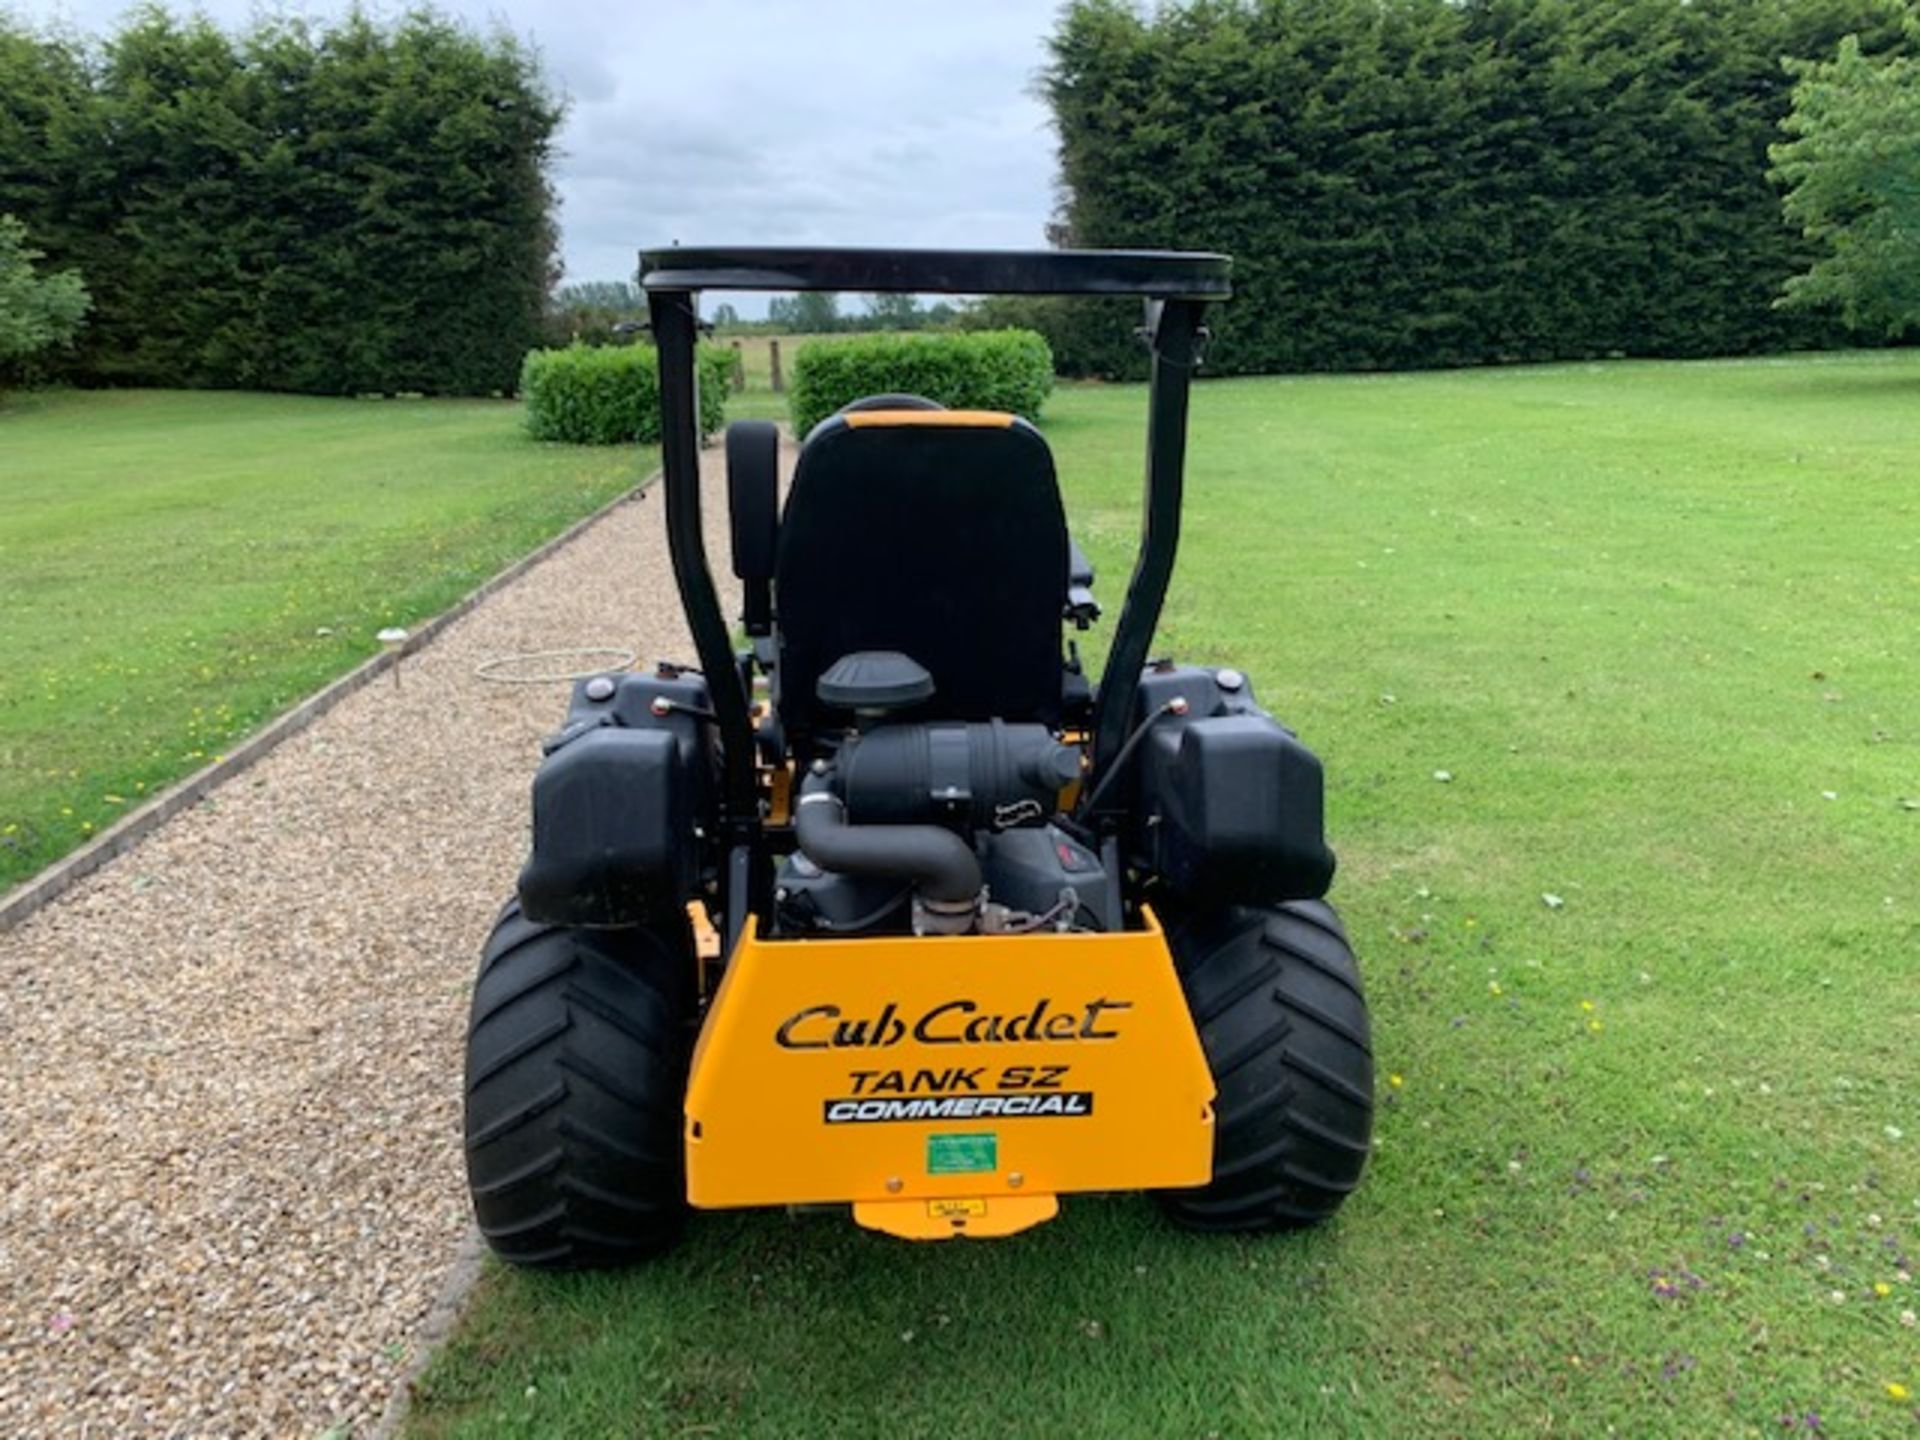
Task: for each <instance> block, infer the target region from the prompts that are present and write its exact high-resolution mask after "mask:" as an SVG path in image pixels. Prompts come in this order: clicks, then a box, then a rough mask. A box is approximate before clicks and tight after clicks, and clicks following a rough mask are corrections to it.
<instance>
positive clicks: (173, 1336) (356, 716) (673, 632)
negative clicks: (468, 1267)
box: [0, 449, 733, 1437]
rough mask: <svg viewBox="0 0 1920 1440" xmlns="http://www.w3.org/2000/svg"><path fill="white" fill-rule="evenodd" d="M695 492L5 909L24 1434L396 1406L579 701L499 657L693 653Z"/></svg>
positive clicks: (9, 1126) (353, 1413)
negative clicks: (685, 510) (675, 538)
mask: <svg viewBox="0 0 1920 1440" xmlns="http://www.w3.org/2000/svg"><path fill="white" fill-rule="evenodd" d="M708 454H709V461H710V465H709V470H710V473H709V475H708V477H707V480H706V483H705V493H706V515H707V520H708V530H709V535H710V537H714V536H718V535H719V534H720V533H721V527H722V525H723V523H724V511H723V509H722V505H723V503H724V501H723V489H722V487H721V486H720V485H719V484H718V472H717V463H716V462H717V460H718V457H719V451H718V450H717V449H715V450H714V451H710V452H708ZM663 513H664V505H663V503H662V499H661V497H660V496H659V495H658V494H657V493H652V494H650V495H649V496H648V497H646V498H643V499H641V500H638V501H633V502H629V503H626V504H623V505H621V506H619V507H618V508H617V509H616V510H615V511H614V512H613V513H612V514H611V515H610V516H609V517H608V518H607V519H606V520H604V521H602V522H601V523H600V524H599V525H597V526H595V527H594V528H593V529H591V530H590V531H588V532H587V534H585V535H584V536H582V537H581V538H580V539H579V540H577V541H576V542H575V543H573V544H572V545H570V546H568V547H566V548H565V549H563V550H562V551H560V552H559V553H558V554H556V555H555V556H553V557H552V558H551V559H549V560H547V561H545V562H543V563H542V564H540V565H538V566H536V567H535V568H534V569H533V570H531V571H529V572H528V573H527V574H526V575H525V576H523V577H522V578H521V579H519V580H518V581H516V582H515V583H513V584H512V585H510V586H508V587H507V588H505V589H503V590H501V591H500V592H498V593H497V594H495V595H493V596H491V597H490V598H489V599H487V600H486V601H485V602H483V603H482V604H481V605H480V606H479V607H477V608H476V609H475V610H474V611H473V612H472V613H471V614H469V615H468V616H466V617H465V618H463V619H462V620H460V621H459V622H458V623H457V624H455V625H454V626H452V627H450V628H449V629H448V630H447V631H446V632H445V633H444V634H442V635H441V636H440V637H439V638H438V639H437V640H435V641H434V642H433V643H432V644H430V645H428V646H427V647H426V648H424V649H423V650H421V651H420V652H419V653H418V654H417V655H415V656H413V657H411V658H409V659H408V660H407V661H406V662H404V664H403V665H402V666H401V669H400V675H401V679H400V683H399V685H398V686H397V687H396V686H395V685H394V683H393V682H392V681H391V680H390V679H388V678H386V677H382V678H380V679H378V680H376V681H375V682H374V683H373V684H371V685H369V686H368V687H366V688H365V689H362V690H360V691H359V692H357V693H356V694H354V695H352V696H350V697H348V698H347V699H346V700H344V701H342V702H341V704H340V705H339V706H338V707H337V708H335V709H334V710H332V711H330V712H329V713H328V714H327V715H325V716H324V717H322V718H321V719H320V720H318V721H317V722H315V724H314V725H313V726H312V727H311V728H309V729H308V730H306V731H304V732H302V733H301V734H298V735H296V736H294V737H293V738H292V739H291V740H289V741H288V742H287V743H286V744H284V745H283V746H281V747H280V748H279V749H277V750H275V751H274V752H273V753H272V754H270V755H269V756H267V758H266V759H265V760H263V761H262V762H261V763H260V764H259V765H257V766H256V767H254V768H253V769H251V770H249V771H247V772H246V773H244V774H243V775H241V776H239V777H238V778H237V779H235V780H232V781H230V782H229V783H228V784H226V785H225V786H223V787H222V788H220V789H219V790H216V791H215V792H214V793H213V795H212V796H211V797H210V798H209V799H208V800H207V801H206V802H204V803H203V804H201V805H200V806H198V807H196V808H195V809H192V810H190V811H187V812H185V813H183V814H182V815H180V816H178V817H176V818H175V819H173V820H172V821H170V822H168V823H167V824H166V825H165V826H163V827H162V828H161V829H160V830H159V831H158V832H156V833H155V834H154V835H153V836H152V837H150V838H149V839H148V840H147V841H146V842H145V843H143V844H141V845H139V846H137V847H136V848H135V849H133V850H132V851H131V852H129V853H128V854H126V855H124V856H122V857H120V858H119V859H117V860H115V861H114V862H112V863H111V864H109V865H108V866H106V867H105V868H104V869H102V870H101V871H100V872H98V873H97V874H95V875H93V876H91V877H89V878H88V879H87V880H85V881H83V882H81V883H80V885H78V886H77V887H76V888H75V889H74V890H72V891H71V892H69V893H68V894H66V895H64V896H62V897H61V898H60V899H59V900H57V901H55V902H54V903H53V904H52V905H50V906H49V907H48V908H47V909H45V910H42V911H41V912H39V913H38V914H36V915H34V916H33V917H31V918H30V919H28V920H27V921H26V922H25V923H24V924H22V925H21V926H20V927H19V928H18V929H17V930H15V931H13V932H11V933H9V934H4V935H0V994H3V995H4V996H5V1001H4V1005H0V1156H3V1157H4V1167H3V1168H0V1435H5V1436H9V1437H11V1436H37V1435H79V1434H88V1435H93V1436H102V1435H165V1436H175V1435H180V1436H186V1435H192V1436H212V1435H274V1436H301V1435H305V1436H316V1435H318V1434H320V1433H321V1432H324V1431H326V1430H328V1429H329V1428H330V1427H334V1426H345V1427H350V1428H351V1429H352V1430H354V1431H359V1430H360V1429H361V1427H363V1426H365V1425H367V1424H369V1423H370V1422H371V1421H372V1420H373V1418H374V1417H376V1416H377V1415H378V1414H379V1413H380V1410H381V1408H382V1406H383V1405H384V1404H385V1402H386V1399H387V1396H388V1394H389V1392H390V1391H391V1390H392V1388H393V1387H394V1385H395V1384H396V1383H398V1381H399V1380H400V1379H401V1378H402V1377H403V1376H404V1374H405V1373H406V1371H407V1368H408V1365H409V1362H410V1360H411V1358H412V1357H411V1350H412V1345H413V1342H414V1339H415V1337H416V1335H417V1333H418V1327H419V1325H420V1322H421V1320H422V1319H423V1317H424V1316H425V1315H426V1313H427V1311H428V1309H429V1307H430V1306H431V1304H432V1302H433V1300H434V1297H435V1295H436V1294H437V1293H438V1291H439V1289H440V1287H441V1284H442V1282H443V1279H444V1277H445V1275H446V1273H447V1270H448V1267H449V1266H450V1265H451V1263H452V1261H453V1259H454V1256H455V1253H456V1250H457V1248H458V1246H459V1243H460V1240H461V1237H462V1236H463V1234H465V1233H466V1230H467V1227H468V1225H469V1223H470V1222H469V1218H468V1212H467V1205H466V1193H465V1189H464V1180H463V1177H462V1174H461V1164H460V1146H459V1130H460V1080H459V1077H460V1069H461V1043H462V1039H463V1035H464V1027H465V1008H466V1000H467V987H468V984H469V982H470V980H471V978H472V973H473V969H474V966H475V963H476V959H477V956H478V952H479V945H480V942H481V939H482V938H483V936H484V935H485V932H486V929H487V927H488V925H489V924H490V922H491V920H492V917H493V914H494V911H495V910H496V908H497V907H498V906H499V904H500V902H501V900H502V899H503V898H504V897H505V896H506V894H507V893H508V891H509V889H510V887H511V885H512V881H513V877H514V875H515V873H516V872H517V869H518V867H519V865H520V863H521V861H522V859H523V858H524V851H523V847H524V844H525V835H526V826H527V784H528V780H529V777H530V775H531V773H532V769H533V766H534V764H535V762H536V760H537V758H538V748H537V747H538V742H539V739H540V737H541V736H542V735H544V734H546V733H547V732H549V731H550V730H552V729H554V728H555V727H556V725H557V723H558V721H559V719H560V717H561V715H562V712H563V710H564V704H565V694H566V687H565V686H564V685H528V686H509V685H499V684H489V683H486V682H484V681H481V680H478V679H476V678H475V677H474V674H473V670H474V666H475V665H476V664H478V663H479V662H480V661H482V660H484V659H487V658H489V657H492V656H496V655H501V654H508V653H522V652H527V651H534V650H549V649H556V648H561V647H566V646H579V645H625V646H631V647H633V648H635V649H636V650H637V651H638V654H639V656H640V658H641V661H642V663H646V662H650V661H651V660H653V659H656V658H659V657H661V656H676V657H683V658H687V659H691V658H692V655H691V648H692V647H691V645H690V643H689V642H688V640H687V637H686V634H685V630H684V626H683V624H682V622H681V619H680V615H679V609H678V604H677V601H676V599H675V596H674V591H673V585H672V579H671V572H670V570H669V567H668V562H667V556H666V543H665V535H664V531H663V528H662V523H661V522H662V517H663ZM720 553H721V552H720V550H719V548H718V545H717V544H716V548H715V554H716V557H717V556H718V555H719V554H720ZM715 573H716V576H717V577H719V578H720V579H722V580H725V579H727V577H728V575H729V572H728V570H727V569H726V567H725V565H724V564H716V565H715ZM725 603H728V604H732V603H733V602H732V600H731V599H730V598H729V599H727V600H726V601H725Z"/></svg>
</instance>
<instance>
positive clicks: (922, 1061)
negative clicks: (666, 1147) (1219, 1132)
mask: <svg viewBox="0 0 1920 1440" xmlns="http://www.w3.org/2000/svg"><path fill="white" fill-rule="evenodd" d="M1146 925H1147V928H1146V929H1143V930H1140V931H1137V932H1128V933H1124V934H1109V935H1095V934H1070V935H1061V934H1056V933H1052V932H1048V933H1044V934H1037V935H961V936H943V937H925V938H918V939H915V938H896V937H883V938H870V939H820V940H813V939H809V940H776V941H766V940H761V939H760V938H759V937H758V936H757V934H755V933H754V931H753V930H752V929H751V928H750V929H749V930H748V932H747V934H746V935H745V936H744V937H742V939H741V942H740V944H739V946H738V947H737V949H736V951H735V953H734V956H733V958H732V961H731V962H730V963H729V965H728V967H727V972H726V978H725V979H724V980H723V981H722V982H721V986H720V990H719V993H718V995H716V997H715V999H714V1002H713V1005H712V1007H711V1009H710V1010H709V1012H708V1015H707V1020H706V1024H705V1026H704V1028H703V1029H702V1031H701V1034H700V1042H699V1046H698V1048H697V1049H696V1050H695V1052H694V1064H693V1078H692V1081H691V1084H690V1086H689V1088H688V1092H687V1107H686V1110H687V1192H688V1198H689V1199H690V1200H691V1201H692V1203H693V1204H695V1205H698V1206H705V1207H723V1206H733V1205H780V1204H797V1203H825V1202H840V1201H856V1202H867V1203H868V1207H869V1209H870V1210H871V1207H872V1206H873V1204H874V1203H875V1202H887V1201H893V1202H898V1201H906V1200H914V1201H922V1202H924V1201H926V1200H930V1199H939V1198H946V1197H955V1198H990V1197H994V1196H1000V1197H1005V1198H1011V1197H1014V1196H1021V1197H1028V1196H1031V1197H1044V1196H1050V1195H1053V1194H1057V1193H1062V1192H1068V1191H1085V1190H1138V1189H1151V1188H1161V1187H1178V1186H1183V1185H1199V1184H1204V1183H1205V1182H1206V1181H1207V1179H1208V1178H1209V1177H1210V1175H1211V1173H1212V1163H1213V1109H1212V1101H1213V1093H1214V1092H1213V1081H1212V1077H1211V1076H1210V1075H1209V1073H1208V1071H1207V1064H1206V1059H1205V1057H1204V1055H1203V1054H1202V1053H1201V1049H1200V1041H1199V1037H1198V1036H1197V1035H1196V1034H1195V1033H1194V1028H1193V1022H1192V1020H1191V1019H1190V1017H1189V1016H1188V1014H1187V1007H1186V1001H1185V999H1184V998H1183V996H1182V995H1181V993H1180V986H1179V982H1178V980H1177V979H1176V978H1175V975H1174V971H1173V961H1172V957H1171V956H1170V955H1169V954H1168V952H1167V946H1166V940H1165V938H1164V937H1163V936H1162V934H1161V932H1160V928H1159V926H1158V924H1157V923H1155V922H1154V920H1153V918H1152V916H1151V915H1148V917H1147V920H1146ZM1020 1208H1021V1209H1023V1210H1025V1209H1027V1208H1029V1207H1020ZM1039 1209H1047V1207H1044V1206H1038V1207H1037V1208H1035V1209H1034V1218H1042V1217H1041V1215H1040V1214H1039V1213H1038V1210H1039ZM901 1213H904V1212H901ZM921 1213H925V1214H927V1215H928V1216H929V1218H934V1219H938V1218H944V1217H935V1216H933V1215H932V1212H929V1211H925V1210H924V1207H922V1211H921ZM996 1213H1001V1212H996ZM1047 1213H1050V1209H1047ZM883 1228H894V1227H893V1226H891V1225H888V1226H885V1227H883Z"/></svg>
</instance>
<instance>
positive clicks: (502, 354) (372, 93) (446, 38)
mask: <svg viewBox="0 0 1920 1440" xmlns="http://www.w3.org/2000/svg"><path fill="white" fill-rule="evenodd" d="M3 4H4V0H0V5H3ZM559 118H560V109H559V106H558V104H557V102H556V101H555V100H554V98H553V97H552V96H551V94H550V93H549V92H548V90H547V88H546V85H545V83H544V81H543V80H542V78H541V74H540V69H539V64H538V61H537V58H536V57H535V56H534V54H533V53H532V52H531V51H530V50H528V49H527V48H526V47H524V46H523V45H521V44H520V43H519V42H517V41H515V40H514V39H513V38H512V37H511V36H509V35H506V34H505V33H503V32H498V31H494V32H486V33H476V32H474V31H472V30H469V29H467V28H465V27H464V26H463V25H461V24H459V23H458V22H455V21H453V20H450V19H447V18H445V17H443V16H440V15H437V14H435V13H434V12H433V11H432V10H430V9H426V8H420V9H409V10H407V11H406V12H405V14H404V15H402V16H400V17H398V18H396V19H394V20H392V21H390V22H381V21H376V20H373V19H371V18H369V17H368V16H367V14H366V13H365V12H364V11H360V10H354V11H351V12H349V13H348V14H347V15H346V16H345V17H343V18H341V19H339V20H337V21H334V22H311V21H306V20H302V19H299V18H297V17H284V16H281V17H263V18H260V19H256V20H255V21H253V22H252V23H251V24H250V25H248V26H247V27H246V28H245V29H243V30H240V31H238V32H235V33H228V32H226V31H224V30H222V29H220V28H219V27H218V26H216V25H214V24H212V23H211V22H209V21H207V20H205V19H204V18H189V19H180V18H176V17H174V16H172V15H170V14H169V13H168V12H167V11H166V10H165V9H164V8H162V7H160V6H158V5H151V4H149V5H145V6H142V7H140V8H137V9H135V10H134V11H132V12H131V13H130V14H129V16H128V17H127V18H126V19H125V20H124V21H123V22H122V23H121V24H120V26H119V28H118V29H117V31H116V32H115V33H114V34H112V35H111V36H110V37H108V38H106V39H105V40H103V41H101V42H99V43H94V42H91V41H86V40H84V39H81V38H79V37H77V36H75V35H73V34H71V33H69V32H67V31H64V30H53V29H49V30H47V31H45V32H37V31H33V30H29V29H27V28H26V27H25V26H24V24H23V23H22V22H20V21H17V20H14V19H12V18H10V17H9V15H8V14H7V12H6V11H5V10H4V9H0V211H4V212H11V213H13V214H14V215H16V216H17V217H18V218H20V219H21V220H22V221H24V222H25V224H26V225H27V227H28V229H29V230H30V231H31V232H32V234H33V237H34V240H35V242H36V244H38V245H39V246H41V247H42V248H43V249H45V250H46V252H47V254H48V255H49V256H50V257H51V261H52V263H53V264H54V265H55V266H56V267H69V266H72V267H77V268H78V269H79V270H80V271H81V272H82V273H83V274H85V275H86V276H87V277H88V279H89V281H90V282H91V285H92V288H93V292H94V297H93V298H94V302H95V303H94V309H93V313H92V318H91V320H90V322H89V324H88V326H87V329H86V332H85V334H84V335H83V336H82V337H81V342H80V344H79V345H78V346H76V347H75V350H74V353H73V355H72V356H71V358H63V359H62V361H61V367H60V368H61V369H62V370H63V371H64V372H67V373H70V374H71V375H73V376H74V377H75V378H78V379H82V380H86V381H92V382H96V383H98V382H106V383H115V384H149V385H189V386H191V385H217V386H247V387H252V388H259V389H270V390H304V391H316V392H322V393H343V392H344V393H355V392H360V391H427V392H432V393H453V394H474V393H479V394H485V393H489V392H492V391H498V390H503V389H506V388H510V387H511V386H512V385H513V384H514V382H515V377H516V376H517V375H518V373H519V366H520V359H521V357H522V355H523V354H524V353H525V352H526V350H527V348H528V347H529V346H530V345H533V344H535V343H537V340H538V335H539V327H540V325H541V322H542V318H543V312H544V310H545V307H546V303H547V298H548V295H549V292H550V290H551V289H552V286H553V282H554V280H555V279H556V275H555V271H554V264H553V256H554V249H555V245H554V239H555V232H554V225H553V215H552V208H553V206H552V194H551V191H550V189H549V186H548V183H547V166H548V161H549V157H550V154H551V142H552V135H553V131H554V129H555V127H556V126H557V125H558V123H559Z"/></svg>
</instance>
